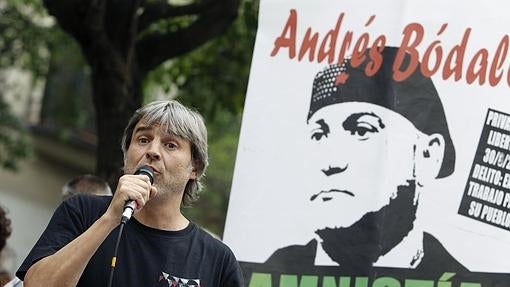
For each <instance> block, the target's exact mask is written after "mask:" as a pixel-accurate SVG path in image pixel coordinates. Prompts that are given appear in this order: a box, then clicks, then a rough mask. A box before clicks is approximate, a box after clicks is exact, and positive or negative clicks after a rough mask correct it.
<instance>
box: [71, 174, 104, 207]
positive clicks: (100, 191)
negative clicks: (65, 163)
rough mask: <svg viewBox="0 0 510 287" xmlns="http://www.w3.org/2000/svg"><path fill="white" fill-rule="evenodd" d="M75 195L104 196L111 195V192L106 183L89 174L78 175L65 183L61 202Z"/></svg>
mask: <svg viewBox="0 0 510 287" xmlns="http://www.w3.org/2000/svg"><path fill="white" fill-rule="evenodd" d="M77 193H88V194H95V195H106V196H111V195H113V194H112V190H111V189H110V186H109V185H108V183H107V182H106V181H104V180H103V179H102V178H100V177H98V176H95V175H91V174H84V175H79V176H77V177H74V178H72V179H70V180H69V181H68V182H66V183H65V184H64V186H63V187H62V201H64V200H66V199H68V198H70V197H71V196H73V195H75V194H77Z"/></svg>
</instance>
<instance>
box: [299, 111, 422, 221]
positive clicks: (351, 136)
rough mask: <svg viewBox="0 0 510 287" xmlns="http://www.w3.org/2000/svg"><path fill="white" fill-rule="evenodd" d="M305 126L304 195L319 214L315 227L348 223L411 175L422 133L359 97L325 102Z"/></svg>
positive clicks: (378, 205) (386, 198) (374, 206)
mask: <svg viewBox="0 0 510 287" xmlns="http://www.w3.org/2000/svg"><path fill="white" fill-rule="evenodd" d="M308 132H309V134H308V136H309V138H310V143H311V146H310V152H309V153H308V154H309V155H310V158H309V163H310V164H307V166H308V167H310V168H311V170H310V172H309V173H308V174H310V175H311V177H312V178H311V179H310V180H309V181H308V182H309V186H307V187H306V188H307V190H309V191H310V192H309V193H308V194H307V197H308V198H306V200H307V201H308V202H309V203H310V206H309V207H310V208H311V210H308V212H310V213H308V214H313V215H314V216H315V215H319V216H320V219H318V220H315V223H314V225H315V226H313V228H315V230H319V229H323V228H326V227H329V228H335V227H348V226H351V225H352V224H353V223H354V222H356V221H358V220H359V219H360V218H361V217H362V216H363V215H365V214H366V213H368V212H374V211H378V210H379V209H381V208H382V207H383V206H386V205H388V204H389V202H390V199H391V198H395V197H396V194H397V188H398V187H399V186H402V185H408V183H407V180H413V179H415V174H414V172H415V155H416V146H417V143H418V139H419V136H420V134H421V133H420V132H419V131H418V130H417V129H416V128H415V127H414V126H413V124H412V123H411V122H410V121H409V120H407V119H406V118H404V117H403V116H401V115H400V114H397V113H395V112H393V111H391V110H388V109H386V108H383V107H381V106H377V105H373V104H368V103H360V102H349V103H340V104H333V105H329V106H326V107H323V108H321V109H319V110H318V111H317V112H316V113H315V114H314V115H313V116H312V117H311V118H310V120H309V121H308Z"/></svg>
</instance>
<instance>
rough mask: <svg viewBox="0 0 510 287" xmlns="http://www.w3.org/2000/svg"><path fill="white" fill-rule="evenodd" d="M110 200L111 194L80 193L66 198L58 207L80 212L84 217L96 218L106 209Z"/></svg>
mask: <svg viewBox="0 0 510 287" xmlns="http://www.w3.org/2000/svg"><path fill="white" fill-rule="evenodd" d="M111 200H112V197H111V196H99V195H93V194H81V193H80V194H76V195H73V196H72V197H70V198H68V199H66V200H65V201H64V202H62V204H61V205H60V207H59V208H60V209H64V210H68V211H69V212H74V213H76V214H81V216H84V217H86V218H96V217H99V216H101V215H102V214H103V213H104V212H105V211H106V209H107V208H108V206H109V205H110V201H111ZM66 213H67V212H66Z"/></svg>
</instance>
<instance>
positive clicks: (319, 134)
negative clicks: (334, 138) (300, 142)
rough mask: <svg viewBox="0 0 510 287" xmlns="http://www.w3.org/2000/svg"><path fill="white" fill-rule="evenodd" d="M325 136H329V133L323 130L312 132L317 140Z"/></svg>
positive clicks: (313, 138) (313, 137) (312, 137)
mask: <svg viewBox="0 0 510 287" xmlns="http://www.w3.org/2000/svg"><path fill="white" fill-rule="evenodd" d="M323 137H328V134H326V133H325V132H323V131H320V132H319V131H317V132H314V133H312V136H311V139H312V140H316V141H320V140H321V139H322V138H323Z"/></svg>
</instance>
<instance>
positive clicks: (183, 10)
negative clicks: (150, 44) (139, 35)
mask: <svg viewBox="0 0 510 287" xmlns="http://www.w3.org/2000/svg"><path fill="white" fill-rule="evenodd" d="M204 9H207V6H206V5H204V4H203V3H192V4H189V5H184V6H175V5H170V4H168V3H167V2H166V1H158V2H150V3H147V4H146V5H144V6H143V13H142V15H140V18H139V20H138V32H141V31H143V30H145V29H147V28H148V27H149V26H150V25H151V24H153V23H156V22H158V21H159V20H162V19H167V18H171V17H180V16H185V15H196V14H200V13H201V12H202V11H203V10H204Z"/></svg>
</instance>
